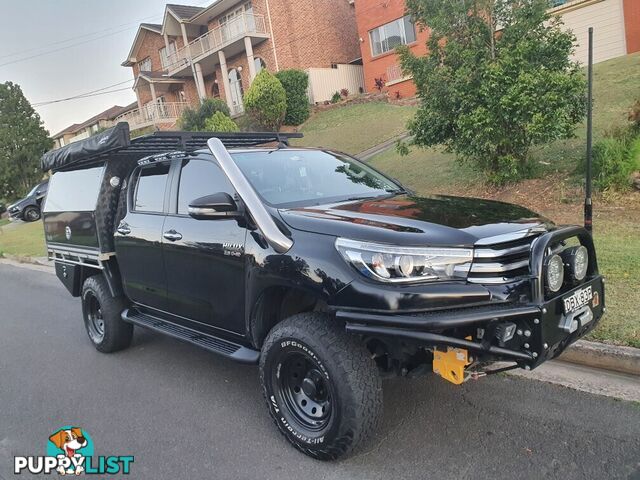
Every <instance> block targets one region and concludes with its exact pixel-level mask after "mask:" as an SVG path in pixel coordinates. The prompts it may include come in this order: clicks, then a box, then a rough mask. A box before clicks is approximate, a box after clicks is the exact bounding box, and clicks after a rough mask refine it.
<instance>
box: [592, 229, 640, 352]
mask: <svg viewBox="0 0 640 480" xmlns="http://www.w3.org/2000/svg"><path fill="white" fill-rule="evenodd" d="M636 218H637V217H636ZM594 226H595V235H594V237H595V241H596V249H597V252H598V266H599V267H600V271H601V272H602V273H603V274H604V275H605V277H606V289H607V290H606V304H607V313H606V315H605V316H604V318H603V319H602V322H601V323H600V325H599V326H598V328H597V329H596V330H595V331H594V332H593V333H592V334H591V338H593V339H594V340H599V341H606V342H611V343H618V344H623V345H630V346H632V347H637V348H640V315H638V305H640V279H639V278H638V275H639V274H640V228H639V227H638V226H637V224H636V222H635V220H634V218H633V217H632V216H626V218H625V217H622V216H621V218H619V219H618V220H617V221H616V220H603V221H601V222H600V223H595V224H594Z"/></svg>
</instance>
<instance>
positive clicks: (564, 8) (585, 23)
mask: <svg viewBox="0 0 640 480" xmlns="http://www.w3.org/2000/svg"><path fill="white" fill-rule="evenodd" d="M355 7H356V18H357V23H358V36H359V38H360V47H361V50H362V64H363V67H364V76H365V89H366V90H367V91H368V92H374V91H376V90H378V89H381V90H382V91H386V92H388V93H389V95H391V96H392V97H393V96H396V97H407V96H413V95H415V93H416V88H415V85H414V84H413V81H412V80H411V78H410V77H407V76H405V75H403V73H402V69H401V68H400V65H399V59H398V56H397V55H396V53H395V47H396V46H398V45H401V44H404V45H407V46H408V47H409V49H410V50H411V51H412V52H413V53H414V54H415V55H424V54H426V51H427V50H426V41H427V38H428V34H429V33H428V29H426V30H421V29H420V28H419V27H417V26H415V25H413V23H412V22H411V19H410V17H409V16H408V15H407V13H406V8H405V2H404V0H355ZM549 13H551V14H553V15H559V16H561V17H562V20H563V22H564V24H565V28H567V29H570V30H572V31H573V33H574V35H575V36H576V39H577V46H576V50H575V53H574V59H575V60H578V61H580V62H582V63H586V61H587V31H588V28H589V27H593V28H594V38H595V42H594V61H595V62H601V61H604V60H608V59H610V58H615V57H618V56H621V55H626V54H629V53H633V52H637V51H639V50H640V0H549Z"/></svg>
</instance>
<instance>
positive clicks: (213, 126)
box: [204, 112, 240, 132]
mask: <svg viewBox="0 0 640 480" xmlns="http://www.w3.org/2000/svg"><path fill="white" fill-rule="evenodd" d="M204 127H205V130H207V131H209V132H238V131H239V130H240V129H239V128H238V125H237V124H236V122H234V121H233V120H231V119H230V118H229V117H227V116H226V115H225V114H224V113H222V112H216V113H214V114H213V115H211V117H209V118H207V120H206V121H205V122H204Z"/></svg>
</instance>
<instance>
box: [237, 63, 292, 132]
mask: <svg viewBox="0 0 640 480" xmlns="http://www.w3.org/2000/svg"><path fill="white" fill-rule="evenodd" d="M244 106H245V109H246V111H247V115H249V116H250V117H251V118H252V119H253V120H254V121H255V122H256V123H257V124H258V126H259V127H261V128H263V129H265V130H272V131H275V132H277V131H278V130H279V129H280V125H282V121H283V120H284V115H285V112H286V110H287V92H285V90H284V87H283V86H282V84H281V83H280V80H278V79H277V78H276V77H275V76H273V75H272V74H271V73H269V72H268V71H267V70H261V71H260V73H259V74H258V75H257V76H256V78H255V79H254V80H253V83H252V84H251V87H250V88H249V90H247V93H246V94H245V95H244Z"/></svg>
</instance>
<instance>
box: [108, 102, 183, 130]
mask: <svg viewBox="0 0 640 480" xmlns="http://www.w3.org/2000/svg"><path fill="white" fill-rule="evenodd" d="M188 106H189V104H188V103H186V102H174V103H148V104H147V105H145V106H143V107H142V108H136V109H135V110H131V111H130V112H127V113H125V114H123V115H120V116H119V117H118V118H117V119H116V122H128V123H129V128H130V129H131V130H135V129H137V128H144V127H148V126H150V125H156V124H159V123H172V122H175V121H176V120H178V118H180V115H182V112H183V111H184V109H185V108H187V107H188Z"/></svg>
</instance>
